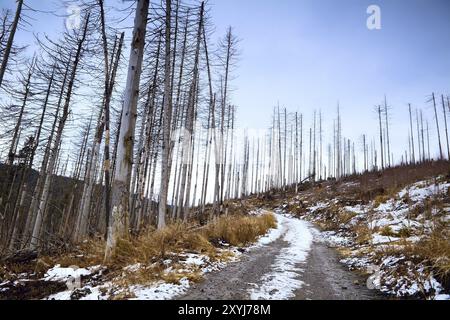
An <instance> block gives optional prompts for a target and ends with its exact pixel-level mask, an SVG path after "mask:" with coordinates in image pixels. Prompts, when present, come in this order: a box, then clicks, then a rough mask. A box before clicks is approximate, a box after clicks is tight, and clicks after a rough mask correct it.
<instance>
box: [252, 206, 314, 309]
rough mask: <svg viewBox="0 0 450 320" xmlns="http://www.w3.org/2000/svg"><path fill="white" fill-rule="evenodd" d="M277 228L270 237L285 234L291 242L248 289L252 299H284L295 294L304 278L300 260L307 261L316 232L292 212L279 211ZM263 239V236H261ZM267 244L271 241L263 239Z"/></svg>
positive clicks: (288, 241) (285, 238)
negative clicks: (300, 277)
mask: <svg viewBox="0 0 450 320" xmlns="http://www.w3.org/2000/svg"><path fill="white" fill-rule="evenodd" d="M276 217H277V220H278V228H277V229H276V230H274V231H273V232H272V236H271V237H268V238H270V239H271V240H275V239H276V238H277V237H274V236H273V235H276V236H278V237H280V236H283V240H284V241H286V242H287V243H288V246H287V247H285V248H282V249H281V251H280V253H279V255H278V256H277V257H276V258H275V262H274V263H273V264H272V265H271V268H270V269H271V271H270V272H269V273H266V274H264V275H263V276H262V277H261V279H260V281H259V284H254V286H255V287H254V288H252V289H250V290H249V294H250V298H251V300H284V299H289V298H293V297H295V293H294V292H295V291H296V290H297V289H299V288H301V287H302V285H303V282H302V281H301V280H299V276H300V274H301V272H302V271H303V269H302V266H301V264H302V263H304V262H305V261H306V258H307V256H308V252H309V250H310V249H311V244H312V241H313V235H312V233H311V231H310V228H309V226H308V222H306V221H302V220H299V219H296V218H292V217H289V216H285V215H281V214H276ZM261 240H262V239H261ZM263 243H264V244H268V243H269V241H267V240H266V239H264V240H263Z"/></svg>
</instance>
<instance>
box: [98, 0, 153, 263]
mask: <svg viewBox="0 0 450 320" xmlns="http://www.w3.org/2000/svg"><path fill="white" fill-rule="evenodd" d="M149 5H150V1H149V0H139V1H138V3H137V7H136V15H135V20H134V30H133V40H132V43H131V48H130V58H129V64H128V75H127V81H126V88H125V97H124V102H123V107H122V119H121V126H120V134H119V139H118V140H119V141H118V145H117V156H116V168H115V172H114V178H113V181H112V190H111V191H112V192H111V193H112V196H111V208H112V209H111V219H110V220H109V224H108V226H107V228H108V231H107V244H106V250H105V260H109V259H110V258H111V255H112V253H113V250H114V249H115V246H116V243H117V239H118V238H121V237H124V236H125V235H126V233H127V220H128V215H129V199H130V182H131V169H132V161H133V142H134V131H135V126H136V113H137V112H136V109H137V102H138V96H139V82H140V78H141V71H142V60H143V56H144V45H145V33H146V27H147V19H148V11H149Z"/></svg>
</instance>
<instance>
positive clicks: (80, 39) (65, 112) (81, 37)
mask: <svg viewBox="0 0 450 320" xmlns="http://www.w3.org/2000/svg"><path fill="white" fill-rule="evenodd" d="M84 20H85V21H84V26H83V28H82V29H81V30H79V32H77V33H78V34H76V37H77V44H76V49H75V54H74V58H73V62H72V61H71V59H69V60H68V61H67V63H68V64H71V65H72V67H71V71H70V76H69V81H68V84H67V91H66V96H65V101H64V105H63V108H62V115H61V118H60V119H59V123H58V127H57V131H56V135H55V141H54V144H53V147H52V150H51V154H50V157H49V161H48V167H47V168H46V177H45V182H44V185H43V190H42V194H41V197H40V201H39V206H38V211H37V213H36V220H35V222H34V226H33V232H32V236H31V240H30V248H31V249H32V250H35V249H37V247H38V245H39V243H40V241H41V238H40V234H41V228H42V222H43V218H44V217H43V215H44V211H45V206H46V204H47V200H48V197H49V192H50V184H51V179H52V176H53V173H54V169H55V165H56V160H57V158H58V151H59V147H60V144H61V140H62V134H63V130H64V126H65V124H66V121H67V119H68V116H69V108H70V102H71V98H72V90H73V87H74V82H75V78H76V76H77V70H78V65H79V63H80V59H81V57H82V52H83V45H84V42H85V40H86V37H87V33H88V26H89V12H88V13H87V14H86V16H85V18H84Z"/></svg>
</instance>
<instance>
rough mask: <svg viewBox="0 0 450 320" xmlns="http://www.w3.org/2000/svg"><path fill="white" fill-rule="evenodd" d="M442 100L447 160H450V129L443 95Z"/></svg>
mask: <svg viewBox="0 0 450 320" xmlns="http://www.w3.org/2000/svg"><path fill="white" fill-rule="evenodd" d="M441 98H442V112H443V113H444V124H445V138H446V139H447V159H448V160H450V145H449V142H448V128H447V112H446V110H445V101H444V95H441Z"/></svg>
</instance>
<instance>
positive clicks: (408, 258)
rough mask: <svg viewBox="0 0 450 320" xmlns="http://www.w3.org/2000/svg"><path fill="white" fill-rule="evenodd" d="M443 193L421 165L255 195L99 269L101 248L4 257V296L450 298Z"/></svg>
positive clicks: (136, 245) (135, 244)
mask: <svg viewBox="0 0 450 320" xmlns="http://www.w3.org/2000/svg"><path fill="white" fill-rule="evenodd" d="M449 187H450V175H449V164H448V162H429V163H425V164H422V165H418V166H402V167H395V168H391V169H388V170H386V172H384V173H383V174H381V173H366V174H363V175H355V176H351V177H348V178H345V179H343V180H342V181H334V180H330V181H322V182H318V183H315V184H304V185H300V186H298V190H297V192H295V187H292V188H290V189H287V190H285V191H273V192H271V193H267V194H261V195H259V196H257V195H253V196H250V197H248V198H246V199H243V200H239V201H232V202H230V203H229V206H228V208H229V210H228V211H229V215H228V216H222V217H220V218H217V219H215V220H213V221H212V222H210V223H208V224H206V225H205V226H201V224H199V222H198V221H197V222H195V220H193V221H192V222H190V223H188V224H186V223H181V224H180V223H175V224H173V225H170V226H168V227H167V228H166V229H164V230H161V231H155V230H153V229H149V230H147V231H146V232H144V233H142V234H141V236H139V237H138V238H135V239H134V238H133V239H132V238H130V239H129V240H126V239H124V240H123V241H121V243H120V244H119V245H118V246H119V251H118V252H117V253H116V254H115V256H114V259H113V261H112V262H110V263H107V264H104V263H103V254H104V252H103V244H102V241H101V240H99V241H95V240H91V241H89V242H85V243H84V244H82V245H80V246H78V247H76V248H75V249H71V250H70V251H66V252H59V253H55V254H53V255H52V254H50V255H47V256H42V257H40V258H38V259H37V258H36V259H31V260H28V261H21V262H19V261H17V260H14V259H13V260H9V261H4V262H3V263H2V267H1V271H0V276H1V279H2V282H1V284H0V298H2V299H5V298H8V299H11V298H18V299H29V298H40V299H42V298H46V299H76V300H77V299H94V300H96V299H133V298H138V299H174V298H183V297H184V298H188V299H189V298H190V299H202V298H207V296H208V295H209V296H210V298H211V297H213V298H217V299H223V298H225V299H229V298H230V299H233V298H234V299H236V298H237V299H250V298H251V299H306V298H308V299H343V298H345V299H380V298H390V297H392V298H415V299H424V298H426V299H449V298H450V296H449V293H450V288H449V275H450V268H449V259H450V246H449V244H450V234H449V230H450V229H449V226H448V223H449V216H450V188H449ZM210 210H211V208H210ZM196 283H198V284H196ZM233 283H234V284H233ZM377 292H379V293H377Z"/></svg>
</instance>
